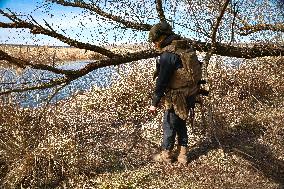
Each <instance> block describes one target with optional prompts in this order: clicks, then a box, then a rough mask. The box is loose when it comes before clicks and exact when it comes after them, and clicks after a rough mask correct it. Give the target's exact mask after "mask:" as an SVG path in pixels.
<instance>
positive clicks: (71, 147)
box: [0, 58, 284, 189]
mask: <svg viewBox="0 0 284 189" xmlns="http://www.w3.org/2000/svg"><path fill="white" fill-rule="evenodd" d="M153 62H154V61H152V62H146V61H145V62H140V63H136V64H135V65H136V66H133V65H132V64H129V65H126V66H125V67H121V68H120V74H121V79H120V80H118V81H114V84H113V86H112V87H110V88H108V89H105V90H98V89H93V90H92V91H90V92H87V93H85V94H82V95H74V96H72V97H70V98H69V99H67V100H64V101H60V102H58V103H57V104H55V105H51V106H48V107H47V108H39V109H33V110H31V109H21V108H19V107H17V106H16V105H9V104H3V103H2V104H1V106H2V107H1V109H0V111H1V112H0V123H1V125H0V126H1V127H0V179H1V180H0V186H1V187H2V188H21V187H22V188H271V189H272V188H273V189H274V188H283V187H284V144H283V141H284V127H283V121H284V120H283V119H284V116H283V115H284V96H283V94H284V88H283V86H284V83H283V82H284V81H283V78H284V77H283V76H284V67H283V64H282V62H283V58H277V59H269V58H262V59H254V60H252V61H246V62H244V63H243V64H241V66H240V67H239V68H238V69H230V68H228V67H226V66H225V64H224V63H223V62H222V60H221V59H218V58H216V59H215V61H214V63H212V64H211V67H210V69H209V70H210V73H209V76H210V79H209V82H210V85H211V94H210V97H209V98H206V99H205V107H206V108H205V109H206V111H205V112H206V113H205V122H203V121H202V120H201V113H200V106H199V105H197V109H196V113H197V116H196V123H195V126H194V128H191V127H190V126H189V127H188V128H189V131H188V132H189V136H190V145H189V146H190V150H189V153H188V159H189V164H188V165H187V166H181V165H179V164H177V163H173V164H163V163H155V162H153V161H152V160H151V156H152V154H153V153H155V152H157V151H158V150H159V144H160V141H161V137H162V134H161V132H162V131H161V127H160V125H161V120H162V113H163V109H162V107H161V108H160V109H159V113H158V114H157V116H151V115H149V114H148V113H147V107H148V106H149V104H150V101H151V94H152V90H153V88H154V82H153V81H152V72H153V67H154V63H153ZM210 106H211V107H212V116H211V115H210V114H208V109H209V108H208V107H210ZM202 125H205V126H207V128H206V131H207V135H206V134H203V133H204V132H203V131H204V130H203V127H202Z"/></svg>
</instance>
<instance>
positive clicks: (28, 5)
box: [0, 0, 146, 45]
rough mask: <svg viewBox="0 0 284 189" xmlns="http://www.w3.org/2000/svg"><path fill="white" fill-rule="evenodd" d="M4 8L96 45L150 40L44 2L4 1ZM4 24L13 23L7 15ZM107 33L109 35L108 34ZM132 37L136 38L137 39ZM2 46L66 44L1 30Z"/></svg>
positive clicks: (0, 18) (0, 3) (1, 1)
mask: <svg viewBox="0 0 284 189" xmlns="http://www.w3.org/2000/svg"><path fill="white" fill-rule="evenodd" d="M0 8H1V9H2V10H5V11H7V8H8V9H10V10H11V11H12V12H15V13H17V14H20V15H25V16H27V15H31V16H32V17H33V18H34V19H35V20H36V21H37V22H38V23H40V24H41V25H44V24H45V23H44V20H45V21H46V22H47V23H48V24H49V25H51V26H52V28H53V29H54V30H56V31H57V32H59V33H61V34H64V35H67V36H68V37H70V38H72V39H76V40H79V41H82V42H88V43H92V44H96V45H105V44H108V43H127V42H128V40H129V38H131V40H132V42H136V41H145V39H146V38H145V36H146V34H145V33H142V34H141V33H138V32H137V33H133V31H130V30H125V31H123V32H121V31H118V30H117V29H114V28H113V27H114V26H112V24H109V23H107V22H106V21H102V20H100V19H98V18H97V17H95V16H94V15H91V14H90V13H89V12H87V11H85V10H82V9H79V8H73V7H64V6H61V5H56V4H52V3H46V2H45V1H44V0H0ZM25 18H27V17H25ZM0 21H1V22H9V20H7V19H6V18H4V17H3V16H0ZM102 28H104V29H102ZM106 32H107V33H108V35H106ZM126 36H127V37H126ZM132 36H134V39H133V38H132ZM1 43H8V44H38V45H66V44H64V43H62V42H60V41H58V40H56V39H54V38H52V37H48V36H43V35H31V34H30V32H29V30H27V29H3V28H0V44H1Z"/></svg>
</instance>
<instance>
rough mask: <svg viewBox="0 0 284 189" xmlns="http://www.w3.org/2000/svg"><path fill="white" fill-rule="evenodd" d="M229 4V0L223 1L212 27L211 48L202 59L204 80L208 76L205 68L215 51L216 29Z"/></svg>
mask: <svg viewBox="0 0 284 189" xmlns="http://www.w3.org/2000/svg"><path fill="white" fill-rule="evenodd" d="M229 2H230V0H226V1H225V3H224V5H223V7H222V10H221V12H220V14H219V16H218V17H217V19H216V23H215V25H214V27H213V30H212V35H211V41H212V44H211V46H210V50H209V51H207V53H206V56H205V59H204V77H205V78H207V75H208V73H207V67H208V65H209V61H210V58H211V56H212V55H213V53H214V52H215V51H216V45H217V42H216V36H217V31H218V28H219V26H220V23H221V21H222V18H223V16H224V14H225V11H226V9H227V7H228V5H229Z"/></svg>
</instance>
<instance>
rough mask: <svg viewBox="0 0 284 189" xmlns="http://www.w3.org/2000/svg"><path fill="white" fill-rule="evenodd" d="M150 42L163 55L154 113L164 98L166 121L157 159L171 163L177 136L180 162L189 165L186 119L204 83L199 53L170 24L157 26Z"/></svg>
mask: <svg viewBox="0 0 284 189" xmlns="http://www.w3.org/2000/svg"><path fill="white" fill-rule="evenodd" d="M149 40H150V41H151V42H152V43H154V44H155V48H156V49H157V50H158V51H161V53H162V54H161V56H160V59H159V60H158V61H157V70H156V75H157V79H156V87H155V91H154V95H153V100H152V105H151V106H150V108H149V111H150V112H151V113H156V109H157V106H158V104H159V102H160V100H161V98H162V97H164V99H165V107H166V111H165V114H164V120H163V141H162V145H161V147H162V151H161V152H160V153H158V154H156V155H154V157H153V159H154V160H155V161H159V162H172V161H173V159H174V155H173V153H172V151H173V148H174V143H175V137H176V136H177V152H178V154H177V160H178V162H179V163H182V164H187V148H188V147H187V145H188V135H187V127H186V119H187V117H188V114H189V111H190V110H193V108H194V106H195V98H196V95H197V93H198V90H199V84H198V82H199V81H200V79H201V64H200V62H199V61H198V59H197V56H196V52H195V51H194V50H193V49H192V48H191V46H190V45H189V44H188V42H187V41H186V40H183V39H181V37H180V36H178V35H176V34H174V32H173V30H172V27H171V26H170V25H169V24H168V23H167V22H161V23H158V24H156V25H154V26H153V27H152V28H151V30H150V32H149Z"/></svg>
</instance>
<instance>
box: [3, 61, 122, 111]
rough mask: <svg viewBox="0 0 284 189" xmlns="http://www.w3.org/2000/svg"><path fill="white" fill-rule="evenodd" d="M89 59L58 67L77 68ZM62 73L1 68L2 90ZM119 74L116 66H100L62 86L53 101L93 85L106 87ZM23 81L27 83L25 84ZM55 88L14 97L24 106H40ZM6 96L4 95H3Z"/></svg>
mask: <svg viewBox="0 0 284 189" xmlns="http://www.w3.org/2000/svg"><path fill="white" fill-rule="evenodd" d="M88 63H89V62H88V61H69V62H64V63H63V64H61V66H58V68H61V69H66V70H67V69H68V70H69V69H72V70H77V69H80V68H82V67H84V66H85V65H86V64H88ZM60 76H62V75H58V74H54V73H52V72H49V71H42V70H34V69H31V68H26V69H25V70H23V71H22V72H21V73H20V74H18V73H16V71H15V70H13V69H9V68H0V91H5V90H7V89H10V88H23V87H28V86H32V85H35V84H36V83H41V82H44V81H46V80H49V79H51V78H57V77H60ZM117 77H118V74H117V72H116V69H115V68H114V67H106V68H100V69H97V70H94V71H92V72H90V73H89V74H87V75H85V76H83V77H81V78H79V79H77V80H74V81H72V82H71V83H70V84H69V85H67V86H66V87H64V88H62V89H61V90H60V91H59V92H58V93H57V95H56V96H54V98H53V99H52V101H51V103H54V102H55V101H58V100H62V99H65V98H67V97H69V96H70V95H72V94H75V93H77V92H82V91H88V90H90V89H91V88H93V87H97V88H105V87H108V86H110V85H111V83H112V81H113V80H115V79H117ZM22 83H25V85H23V84H22ZM53 91H54V89H44V90H34V91H27V92H22V93H13V94H12V98H13V99H15V100H16V102H18V103H19V105H20V106H22V107H38V106H41V105H42V104H43V103H44V102H46V101H47V99H49V97H50V96H51V95H52V94H53ZM2 98H4V97H2Z"/></svg>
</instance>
